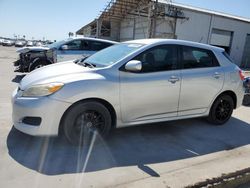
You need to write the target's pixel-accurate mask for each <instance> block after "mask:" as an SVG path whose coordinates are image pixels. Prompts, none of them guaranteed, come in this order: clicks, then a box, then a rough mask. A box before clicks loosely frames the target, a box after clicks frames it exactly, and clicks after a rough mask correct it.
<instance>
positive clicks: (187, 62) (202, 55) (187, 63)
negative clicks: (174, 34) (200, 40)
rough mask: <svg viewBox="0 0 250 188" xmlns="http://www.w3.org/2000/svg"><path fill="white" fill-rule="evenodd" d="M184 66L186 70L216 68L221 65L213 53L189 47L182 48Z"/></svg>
mask: <svg viewBox="0 0 250 188" xmlns="http://www.w3.org/2000/svg"><path fill="white" fill-rule="evenodd" d="M182 64H183V68H184V69H194V68H206V67H215V66H218V65H219V64H218V62H217V60H216V59H215V57H214V55H213V53H212V52H211V51H209V50H205V49H200V48H193V47H187V46H183V47H182Z"/></svg>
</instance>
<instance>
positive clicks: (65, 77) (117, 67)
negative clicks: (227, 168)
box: [12, 39, 244, 144]
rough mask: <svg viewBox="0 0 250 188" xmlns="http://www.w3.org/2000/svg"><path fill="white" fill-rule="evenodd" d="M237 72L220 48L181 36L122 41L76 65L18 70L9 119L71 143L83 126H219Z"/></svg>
mask: <svg viewBox="0 0 250 188" xmlns="http://www.w3.org/2000/svg"><path fill="white" fill-rule="evenodd" d="M59 70H60V71H59ZM243 79H244V76H243V74H242V71H241V70H240V69H239V68H238V66H236V65H235V64H234V63H232V62H231V61H230V59H228V57H227V56H226V53H225V51H224V49H221V48H217V47H213V46H210V45H205V44H199V43H194V42H187V41H181V40H167V39H145V40H135V41H129V42H124V43H121V44H117V45H114V46H111V47H109V48H106V49H104V50H102V51H100V52H97V53H96V54H94V55H92V56H90V57H88V58H86V59H85V60H83V61H82V62H80V63H78V64H75V63H74V62H71V61H69V62H64V63H60V64H55V65H50V66H48V67H44V68H41V69H38V70H36V71H34V72H33V73H30V74H28V75H27V76H25V77H24V78H23V80H22V81H21V83H20V85H19V86H18V88H17V89H16V90H15V91H14V93H13V97H12V102H13V122H14V126H15V127H16V128H17V129H18V130H20V131H22V132H24V133H27V134H30V135H35V136H38V135H46V136H50V135H58V132H59V130H62V132H64V134H65V136H66V138H67V139H68V140H69V141H70V142H71V143H74V144H77V143H82V140H81V138H83V136H84V135H85V134H87V133H89V132H95V133H96V132H98V133H99V134H100V135H103V136H106V135H108V133H109V132H110V130H111V128H113V127H117V128H119V127H125V126H132V125H138V124H145V123H154V122H162V121H169V120H177V119H186V118H194V117H207V119H208V121H209V122H211V123H212V124H215V125H222V124H224V123H226V122H227V121H228V120H229V119H230V117H231V114H232V112H233V110H234V109H236V108H237V107H239V106H241V104H242V100H243V97H244V87H243ZM51 114H53V116H52V115H51Z"/></svg>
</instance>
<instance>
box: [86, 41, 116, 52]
mask: <svg viewBox="0 0 250 188" xmlns="http://www.w3.org/2000/svg"><path fill="white" fill-rule="evenodd" d="M108 46H111V44H109V43H106V42H98V41H91V51H100V50H102V49H104V48H107V47H108Z"/></svg>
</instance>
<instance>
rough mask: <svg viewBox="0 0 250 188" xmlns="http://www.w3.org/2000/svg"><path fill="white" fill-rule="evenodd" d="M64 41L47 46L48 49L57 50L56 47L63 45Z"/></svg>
mask: <svg viewBox="0 0 250 188" xmlns="http://www.w3.org/2000/svg"><path fill="white" fill-rule="evenodd" d="M65 42H66V41H65V40H61V41H58V42H54V43H52V44H50V45H48V47H49V48H57V47H58V46H61V45H62V44H64V43H65Z"/></svg>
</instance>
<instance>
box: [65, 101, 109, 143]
mask: <svg viewBox="0 0 250 188" xmlns="http://www.w3.org/2000/svg"><path fill="white" fill-rule="evenodd" d="M111 123H112V121H111V115H110V113H109V110H108V109H107V108H106V107H105V106H104V105H102V104H101V103H98V102H94V101H93V102H92V101H90V102H83V103H79V104H77V105H75V106H73V107H72V108H71V109H70V110H69V111H68V112H67V114H66V116H65V118H64V121H63V131H64V135H65V137H66V138H67V140H68V141H69V142H70V143H72V144H74V145H79V144H80V145H82V144H85V143H87V142H88V141H89V139H90V138H91V137H92V136H93V134H95V133H97V134H99V135H101V136H107V135H108V134H109V132H110V130H111Z"/></svg>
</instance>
